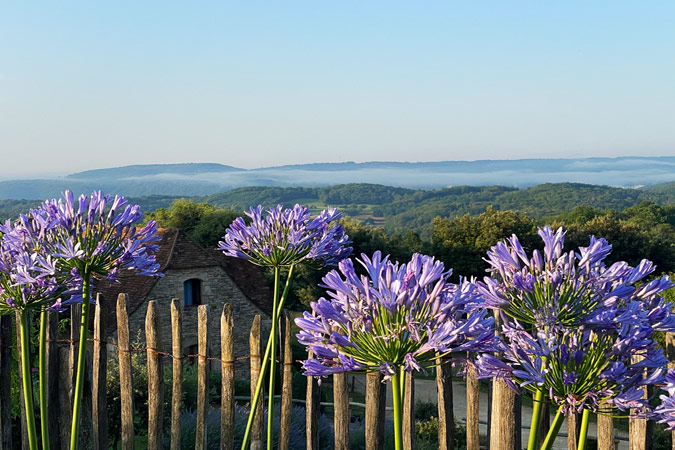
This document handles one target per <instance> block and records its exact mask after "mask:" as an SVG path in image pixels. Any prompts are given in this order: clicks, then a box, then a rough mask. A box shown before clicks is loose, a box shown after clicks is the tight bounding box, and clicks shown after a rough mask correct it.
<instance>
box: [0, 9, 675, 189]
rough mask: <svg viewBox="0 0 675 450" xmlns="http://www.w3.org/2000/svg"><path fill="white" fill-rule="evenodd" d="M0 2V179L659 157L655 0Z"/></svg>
mask: <svg viewBox="0 0 675 450" xmlns="http://www.w3.org/2000/svg"><path fill="white" fill-rule="evenodd" d="M0 11H1V13H0V154H1V156H2V158H1V159H0V177H3V178H7V177H11V176H14V175H23V174H27V173H46V172H53V173H70V172H75V171H79V170H84V169H90V168H97V167H109V166H120V165H127V164H143V163H158V162H170V163H177V162H218V163H223V164H230V165H234V166H239V167H245V168H253V167H260V166H271V165H280V164H295V163H307V162H324V161H346V160H352V161H370V160H399V161H435V160H452V159H468V160H474V159H513V158H527V157H560V156H570V157H581V156H612V155H616V156H622V155H653V156H656V155H673V154H675V126H674V125H673V124H675V81H674V80H675V2H671V1H663V2H651V1H644V2H636V1H631V2H623V1H611V2H610V1H607V2H601V1H597V2H588V1H564V2H549V1H546V2H542V1H531V2H515V1H480V2H467V1H457V2H392V1H388V2H356V1H343V2H317V1H312V2H294V1H291V2H236V3H235V2H185V1H182V2H170V1H161V2H150V1H141V2H139V1H128V2H105V3H104V2H91V1H86V2H85V1H82V2H4V3H2V7H1V9H0ZM29 161H30V162H29Z"/></svg>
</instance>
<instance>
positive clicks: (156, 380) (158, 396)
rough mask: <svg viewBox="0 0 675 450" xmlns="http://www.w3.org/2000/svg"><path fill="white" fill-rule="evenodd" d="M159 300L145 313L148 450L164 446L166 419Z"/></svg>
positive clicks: (156, 449) (151, 304)
mask: <svg viewBox="0 0 675 450" xmlns="http://www.w3.org/2000/svg"><path fill="white" fill-rule="evenodd" d="M157 309H158V308H157V301H156V300H151V301H149V302H148V311H147V313H146V315H145V346H146V351H147V358H148V359H147V365H148V450H160V449H161V448H162V429H163V426H162V425H163V420H164V365H163V364H162V357H161V356H160V355H159V354H158V353H157V352H158V351H160V350H161V349H162V335H161V333H160V329H159V311H158V310H157Z"/></svg>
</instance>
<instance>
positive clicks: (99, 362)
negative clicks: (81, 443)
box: [50, 294, 108, 450]
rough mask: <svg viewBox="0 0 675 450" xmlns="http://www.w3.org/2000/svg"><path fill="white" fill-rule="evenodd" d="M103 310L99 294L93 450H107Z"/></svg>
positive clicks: (93, 406)
mask: <svg viewBox="0 0 675 450" xmlns="http://www.w3.org/2000/svg"><path fill="white" fill-rule="evenodd" d="M104 308H105V306H104V304H103V298H102V296H101V294H98V295H97V296H96V309H95V310H94V336H93V340H94V361H93V383H92V385H91V389H92V393H91V397H92V398H91V422H92V423H91V424H92V435H93V441H94V442H93V443H94V449H95V450H103V449H107V448H108V405H107V400H106V388H105V387H106V373H107V370H108V350H107V348H106V344H105V342H104V336H103V325H102V324H101V320H102V317H103V312H104ZM51 314H52V313H50V315H51ZM54 337H56V335H55V336H54ZM50 406H51V405H50ZM50 425H51V423H50Z"/></svg>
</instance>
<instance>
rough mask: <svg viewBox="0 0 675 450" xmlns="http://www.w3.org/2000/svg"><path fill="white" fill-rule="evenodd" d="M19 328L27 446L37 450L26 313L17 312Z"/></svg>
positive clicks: (31, 449) (23, 311) (24, 311)
mask: <svg viewBox="0 0 675 450" xmlns="http://www.w3.org/2000/svg"><path fill="white" fill-rule="evenodd" d="M19 328H20V335H21V378H22V379H23V380H22V381H23V399H24V405H25V407H26V428H28V446H29V447H30V450H37V432H36V430H35V413H34V411H33V383H32V382H31V373H30V339H29V338H28V334H29V333H30V328H29V326H28V313H27V312H26V310H21V311H20V312H19Z"/></svg>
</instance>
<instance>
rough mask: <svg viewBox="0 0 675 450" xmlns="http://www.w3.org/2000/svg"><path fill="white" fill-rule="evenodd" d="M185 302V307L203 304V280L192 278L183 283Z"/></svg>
mask: <svg viewBox="0 0 675 450" xmlns="http://www.w3.org/2000/svg"><path fill="white" fill-rule="evenodd" d="M183 300H184V303H183V304H184V305H185V306H196V305H201V304H202V280H200V279H199V278H191V279H189V280H185V282H184V283H183Z"/></svg>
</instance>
